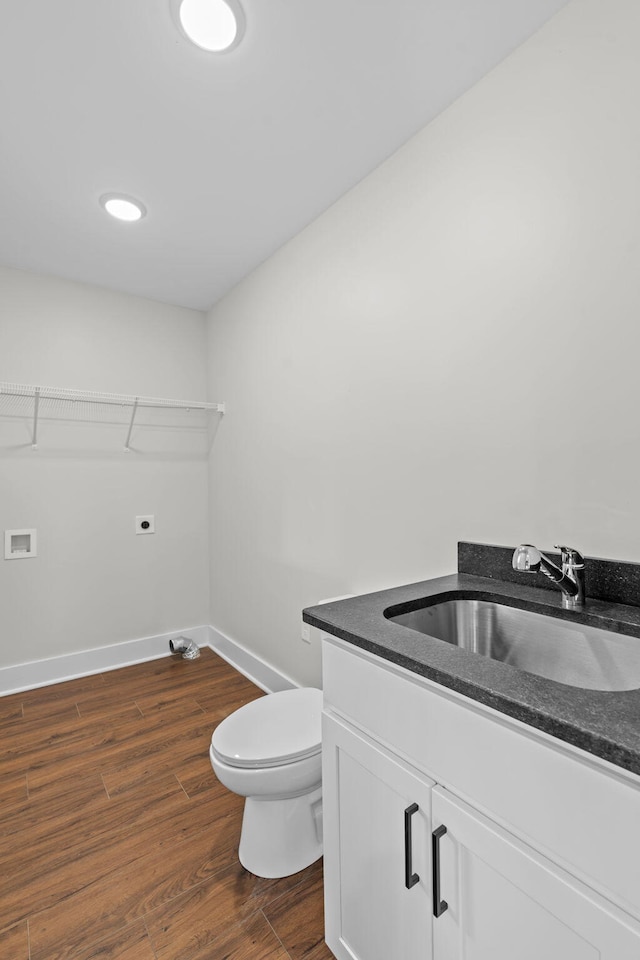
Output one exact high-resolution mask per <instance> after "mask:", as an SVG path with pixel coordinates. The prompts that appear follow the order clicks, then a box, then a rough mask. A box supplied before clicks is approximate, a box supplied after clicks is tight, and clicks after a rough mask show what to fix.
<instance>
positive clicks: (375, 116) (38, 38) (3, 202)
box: [0, 0, 566, 309]
mask: <svg viewBox="0 0 640 960" xmlns="http://www.w3.org/2000/svg"><path fill="white" fill-rule="evenodd" d="M242 3H243V7H244V10H245V14H246V33H245V36H244V38H243V40H242V42H241V44H240V45H239V46H238V47H237V48H236V49H235V50H233V51H231V52H229V53H227V54H223V55H217V56H216V55H212V54H206V53H204V52H203V51H201V50H199V49H198V48H196V47H194V46H193V45H192V44H190V43H189V42H188V41H187V40H186V39H185V38H184V37H183V36H182V34H181V33H179V31H178V30H177V28H176V26H175V22H174V19H173V17H172V11H171V0H55V2H52V0H14V2H13V3H9V2H5V3H3V4H2V22H1V28H0V263H3V264H6V265H9V266H15V267H21V268H23V269H27V270H34V271H38V272H43V273H51V274H56V275H59V276H62V277H67V278H70V279H74V280H82V281H86V282H90V283H96V284H100V285H102V286H106V287H112V288H115V289H117V290H121V291H126V292H129V293H135V294H140V295H142V296H145V297H151V298H153V299H156V300H161V301H166V302H168V303H176V304H182V305H184V306H190V307H195V308H197V309H206V308H208V307H209V306H210V305H211V304H212V303H214V302H215V301H216V300H218V299H219V298H220V297H221V296H222V295H223V294H224V293H225V292H226V291H227V290H229V289H230V288H231V287H232V286H233V285H234V284H235V283H237V282H238V281H239V280H240V279H241V278H242V277H244V276H246V275H247V274H248V273H249V272H250V271H251V270H252V269H253V268H254V267H256V266H257V265H258V264H259V263H260V262H261V261H263V260H265V259H266V258H267V257H269V256H270V255H271V254H272V253H273V252H274V251H275V250H276V249H277V248H278V247H279V246H281V244H283V243H284V242H285V241H286V240H288V239H289V238H290V237H292V236H294V235H295V234H296V233H298V232H299V231H300V230H301V229H302V228H303V227H305V226H306V225H307V224H308V223H309V222H310V221H311V220H313V219H314V218H315V217H317V216H318V214H320V213H321V212H322V211H323V210H325V209H326V208H327V207H328V206H329V205H330V204H331V203H333V202H334V201H335V200H337V199H338V197H340V196H341V195H342V194H344V193H345V192H346V191H347V190H348V189H349V188H350V187H352V186H353V185H354V184H356V183H357V182H358V181H359V180H361V179H362V178H363V177H364V176H366V174H367V173H369V172H370V171H371V170H373V169H374V168H375V167H376V166H377V165H378V164H379V163H380V162H381V161H383V160H384V159H385V158H386V157H388V156H390V155H391V154H392V153H393V152H394V151H395V150H396V149H397V148H398V147H399V146H400V145H401V144H402V143H404V142H405V141H406V140H407V139H408V138H409V137H410V136H412V134H414V133H415V132H416V131H418V130H419V129H420V128H421V127H423V126H424V125H425V124H426V123H428V122H429V121H430V120H431V119H432V118H433V117H434V116H436V115H437V114H438V113H439V112H441V111H442V110H443V109H444V108H445V107H446V106H447V105H448V104H449V103H451V102H452V101H453V100H454V99H455V98H456V97H458V96H459V95H460V94H461V93H462V92H464V91H465V90H467V89H468V88H469V87H470V86H472V85H473V84H474V83H475V82H476V81H477V80H479V79H480V78H481V77H482V76H483V75H484V74H485V73H487V72H488V70H489V69H491V67H493V66H494V65H495V64H497V63H498V62H499V61H500V60H502V59H503V58H504V57H505V56H506V55H507V54H509V53H510V52H511V51H512V50H513V49H514V48H515V47H516V46H518V45H519V44H520V43H522V42H523V41H524V40H525V39H526V38H527V37H528V36H530V35H531V34H532V33H533V32H534V31H535V30H536V29H537V28H538V27H539V26H541V24H542V23H543V22H544V21H545V20H547V19H548V18H549V17H550V16H552V15H553V14H554V13H555V12H556V11H557V10H559V9H560V8H561V7H563V6H564V5H565V3H566V0H242ZM110 191H121V192H123V193H126V194H130V195H133V196H135V197H139V198H140V199H141V200H142V201H143V202H144V203H145V204H146V206H147V208H148V215H147V217H146V218H145V219H144V220H143V221H141V222H140V223H138V224H135V225H132V224H123V223H119V222H117V221H114V220H112V219H111V218H110V217H108V216H107V215H106V214H105V213H104V211H103V210H102V209H101V208H100V207H99V205H98V198H99V197H100V196H101V195H102V194H103V193H106V192H110Z"/></svg>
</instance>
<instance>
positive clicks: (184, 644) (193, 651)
mask: <svg viewBox="0 0 640 960" xmlns="http://www.w3.org/2000/svg"><path fill="white" fill-rule="evenodd" d="M169 649H170V650H171V653H181V654H182V659H183V660H197V658H198V657H199V656H200V647H199V646H198V644H197V643H194V641H193V640H189V637H178V638H177V639H176V640H169Z"/></svg>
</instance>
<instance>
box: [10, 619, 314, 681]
mask: <svg viewBox="0 0 640 960" xmlns="http://www.w3.org/2000/svg"><path fill="white" fill-rule="evenodd" d="M182 636H184V637H188V638H189V639H190V640H194V641H195V642H196V643H197V644H198V646H199V647H210V648H211V649H212V650H213V651H214V652H215V653H217V654H218V655H219V656H221V657H222V658H223V659H224V660H226V661H227V663H230V664H231V666H233V667H235V668H236V670H238V671H239V672H240V673H242V674H244V676H245V677H247V678H248V679H249V680H251V681H252V682H253V683H255V684H257V686H259V687H260V689H261V690H265V691H266V692H267V693H274V692H275V691H277V690H289V689H291V688H292V687H295V686H297V684H296V683H294V681H293V680H292V679H291V678H290V677H287V676H286V675H285V674H283V673H280V672H279V671H278V670H276V669H275V668H274V667H272V666H270V665H269V664H268V663H266V662H265V661H264V660H262V659H261V658H260V657H258V656H256V655H255V654H253V653H251V652H250V651H249V650H247V649H246V648H245V647H243V646H241V645H240V644H239V643H236V642H235V641H234V640H231V639H230V638H229V637H226V636H225V635H224V634H223V633H220V631H219V630H216V629H215V627H210V626H206V625H205V626H199V627H189V628H185V629H183V630H176V631H174V632H172V633H163V634H160V635H158V636H155V637H142V638H140V639H138V640H125V641H124V642H123V643H113V644H110V645H109V646H106V647H96V648H95V649H93V650H81V651H78V652H77V653H66V654H63V655H62V656H59V657H48V658H47V659H45V660H33V661H31V662H30V663H18V664H15V665H14V666H10V667H0V697H4V696H8V695H9V694H11V693H20V692H21V691H23V690H33V689H34V688H35V687H47V686H49V685H50V684H52V683H61V682H63V681H65V680H75V679H76V678H77V677H88V676H90V675H91V674H95V673H105V672H106V671H108V670H117V669H119V668H120V667H129V666H131V665H132V664H134V663H144V662H145V661H147V660H158V659H159V658H160V657H165V656H170V652H169V640H176V639H177V638H178V637H182Z"/></svg>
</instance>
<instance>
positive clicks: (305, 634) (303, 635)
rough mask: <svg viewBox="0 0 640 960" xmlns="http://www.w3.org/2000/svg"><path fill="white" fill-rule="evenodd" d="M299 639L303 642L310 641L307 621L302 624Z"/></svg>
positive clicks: (309, 629) (309, 628)
mask: <svg viewBox="0 0 640 960" xmlns="http://www.w3.org/2000/svg"><path fill="white" fill-rule="evenodd" d="M301 639H302V642H303V643H311V627H310V626H309V624H308V623H303V624H302V632H301Z"/></svg>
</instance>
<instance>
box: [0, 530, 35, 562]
mask: <svg viewBox="0 0 640 960" xmlns="http://www.w3.org/2000/svg"><path fill="white" fill-rule="evenodd" d="M37 556H38V549H37V531H36V530H5V532H4V558H5V560H25V559H26V558H27V557H37Z"/></svg>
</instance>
